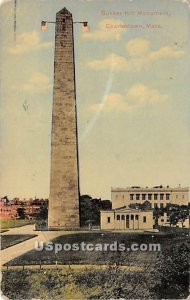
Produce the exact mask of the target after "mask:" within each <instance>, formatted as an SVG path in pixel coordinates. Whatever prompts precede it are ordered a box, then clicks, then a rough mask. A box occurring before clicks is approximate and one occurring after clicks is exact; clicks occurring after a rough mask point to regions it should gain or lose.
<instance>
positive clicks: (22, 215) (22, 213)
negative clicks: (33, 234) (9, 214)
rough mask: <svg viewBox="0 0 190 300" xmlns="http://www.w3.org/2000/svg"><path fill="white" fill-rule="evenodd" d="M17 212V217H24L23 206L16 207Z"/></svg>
mask: <svg viewBox="0 0 190 300" xmlns="http://www.w3.org/2000/svg"><path fill="white" fill-rule="evenodd" d="M17 214H18V217H19V219H25V218H26V213H25V208H24V207H18V208H17Z"/></svg>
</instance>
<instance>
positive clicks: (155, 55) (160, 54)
mask: <svg viewBox="0 0 190 300" xmlns="http://www.w3.org/2000/svg"><path fill="white" fill-rule="evenodd" d="M150 46H151V44H150V41H149V40H146V39H143V38H136V39H132V40H130V41H129V42H128V43H127V44H126V51H127V55H126V56H120V55H117V54H115V53H111V54H109V55H108V56H107V57H105V58H104V59H99V60H92V61H90V62H88V66H89V67H90V68H92V69H94V70H108V69H111V68H113V67H114V69H115V71H141V70H143V69H144V70H146V69H147V68H149V67H150V65H151V64H152V63H153V62H155V61H157V60H159V59H164V58H176V57H181V56H183V55H184V54H185V52H184V51H176V50H175V49H174V48H172V47H170V46H165V47H161V48H160V49H158V50H156V51H152V50H151V47H150Z"/></svg>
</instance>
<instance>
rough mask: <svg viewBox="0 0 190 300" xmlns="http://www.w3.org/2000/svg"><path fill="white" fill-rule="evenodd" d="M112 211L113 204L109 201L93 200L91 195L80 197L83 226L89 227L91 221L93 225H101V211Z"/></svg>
mask: <svg viewBox="0 0 190 300" xmlns="http://www.w3.org/2000/svg"><path fill="white" fill-rule="evenodd" d="M108 209H111V202H110V201H109V200H101V199H97V198H94V199H93V198H92V197H91V196H89V195H82V196H80V218H81V225H82V226H85V225H87V222H89V221H91V222H92V224H93V225H99V224H100V210H108Z"/></svg>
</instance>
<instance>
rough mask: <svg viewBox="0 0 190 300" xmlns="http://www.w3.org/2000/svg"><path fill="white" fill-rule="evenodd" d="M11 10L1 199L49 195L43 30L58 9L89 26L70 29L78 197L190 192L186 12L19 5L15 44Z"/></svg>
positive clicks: (169, 4) (48, 65)
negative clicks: (167, 188) (143, 189)
mask: <svg viewBox="0 0 190 300" xmlns="http://www.w3.org/2000/svg"><path fill="white" fill-rule="evenodd" d="M1 4H2V3H1ZM13 4H14V3H13V1H4V4H2V5H1V10H0V14H1V21H0V22H1V24H0V28H1V29H0V30H1V52H0V55H1V66H2V68H1V80H2V89H1V131H0V133H1V144H0V149H1V156H2V159H1V168H0V179H1V192H0V194H1V195H2V196H3V195H5V194H6V195H9V196H10V197H15V196H20V197H30V196H31V197H34V196H38V197H48V195H49V174H50V144H51V113H52V101H53V97H52V95H53V63H54V62H53V60H54V38H55V36H54V30H55V27H54V24H49V27H48V30H47V31H45V32H41V31H40V23H41V20H48V21H55V15H56V12H57V11H59V10H60V9H62V8H63V7H66V8H67V9H68V10H69V11H70V12H71V13H72V15H73V20H74V21H88V22H89V26H90V32H89V33H83V32H82V28H81V26H80V24H76V25H74V40H75V61H76V62H75V65H76V86H77V109H78V127H79V155H80V186H81V193H85V194H86V193H88V194H90V195H92V196H95V197H102V198H108V199H109V198H110V190H111V186H113V187H116V186H120V187H126V186H130V185H140V186H153V185H157V184H163V185H171V186H178V184H181V185H182V186H189V185H190V181H189V178H190V176H189V175H190V171H189V170H190V168H189V166H190V158H189V150H190V139H189V132H190V121H189V112H190V104H189V96H190V95H189V94H190V92H189V78H190V68H189V48H190V45H189V6H188V3H187V2H186V1H172V0H167V1H153V0H141V1H139V0H136V1H126V0H125V1H122V0H117V1H114V0H113V1H106V0H104V1H98V0H94V1H87V0H86V1H85V0H84V1H80V0H78V1H72V0H70V1H63V0H54V1H52V0H41V1H40V0H18V1H17V30H16V43H15V42H14V33H13V8H14V5H13ZM103 11H104V12H106V15H105V13H104V12H103ZM139 11H143V12H144V13H145V14H146V15H145V16H140V15H138V12H139ZM125 12H127V14H126V13H125ZM131 12H133V14H132V15H130V13H131ZM156 12H163V13H164V14H166V13H167V15H163V16H155V15H151V14H152V13H156ZM113 14H115V15H116V14H117V15H116V16H114V15H113ZM147 24H150V25H151V26H149V28H147ZM153 25H154V27H155V25H156V27H159V28H150V27H153ZM111 26H112V27H114V26H116V27H117V26H120V27H122V26H125V27H128V28H116V29H114V28H110V27H111ZM134 26H136V27H137V28H131V27H134ZM129 27H130V28H129Z"/></svg>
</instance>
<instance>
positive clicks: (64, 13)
mask: <svg viewBox="0 0 190 300" xmlns="http://www.w3.org/2000/svg"><path fill="white" fill-rule="evenodd" d="M57 14H63V15H69V16H71V13H70V12H69V11H68V10H67V9H66V7H64V8H62V9H61V10H60V11H58V13H57Z"/></svg>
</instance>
